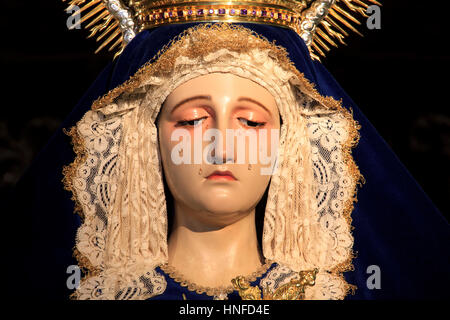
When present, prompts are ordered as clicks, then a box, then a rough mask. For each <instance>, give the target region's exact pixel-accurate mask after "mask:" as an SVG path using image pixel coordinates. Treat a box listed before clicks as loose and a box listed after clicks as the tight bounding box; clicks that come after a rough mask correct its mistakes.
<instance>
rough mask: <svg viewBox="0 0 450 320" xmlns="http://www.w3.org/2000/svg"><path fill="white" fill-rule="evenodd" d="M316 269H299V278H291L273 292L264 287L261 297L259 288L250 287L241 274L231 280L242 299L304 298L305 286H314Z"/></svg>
mask: <svg viewBox="0 0 450 320" xmlns="http://www.w3.org/2000/svg"><path fill="white" fill-rule="evenodd" d="M318 272H319V270H318V269H314V270H310V271H300V272H299V273H298V275H299V278H298V279H297V278H295V279H292V280H291V281H290V282H289V283H286V284H284V285H282V286H280V287H279V288H277V289H275V291H274V292H270V290H269V288H268V287H266V288H264V290H263V295H262V298H261V289H260V288H259V287H257V286H255V287H252V286H250V283H249V282H248V281H247V280H246V279H245V278H244V277H242V276H240V277H236V278H234V279H233V280H231V282H232V283H233V286H234V288H235V289H236V290H238V292H239V296H240V297H241V298H242V300H304V299H305V289H306V287H307V286H314V284H315V281H316V275H317V273H318Z"/></svg>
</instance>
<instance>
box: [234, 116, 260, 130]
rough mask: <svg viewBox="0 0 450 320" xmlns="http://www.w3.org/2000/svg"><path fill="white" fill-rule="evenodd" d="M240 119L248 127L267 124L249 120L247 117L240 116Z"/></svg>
mask: <svg viewBox="0 0 450 320" xmlns="http://www.w3.org/2000/svg"><path fill="white" fill-rule="evenodd" d="M238 120H239V121H240V122H241V123H242V124H244V125H245V126H247V127H251V128H257V127H262V126H264V125H265V124H266V122H256V121H250V120H247V119H245V118H238Z"/></svg>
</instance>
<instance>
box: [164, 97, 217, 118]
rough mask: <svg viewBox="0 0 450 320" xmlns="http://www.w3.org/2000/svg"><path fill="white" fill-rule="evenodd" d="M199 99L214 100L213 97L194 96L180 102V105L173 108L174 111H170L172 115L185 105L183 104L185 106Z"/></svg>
mask: <svg viewBox="0 0 450 320" xmlns="http://www.w3.org/2000/svg"><path fill="white" fill-rule="evenodd" d="M197 99H204V100H212V99H211V96H193V97H189V98H186V99H183V100H181V101H180V102H178V103H177V104H176V105H175V106H174V107H173V108H172V111H170V113H171V114H172V113H173V112H174V111H175V109H176V108H178V107H179V106H181V105H183V104H185V103H187V102H189V101H192V100H197Z"/></svg>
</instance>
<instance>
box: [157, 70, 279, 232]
mask: <svg viewBox="0 0 450 320" xmlns="http://www.w3.org/2000/svg"><path fill="white" fill-rule="evenodd" d="M157 125H158V130H159V132H158V136H159V147H160V153H161V159H162V164H163V168H164V174H165V178H166V181H167V184H168V186H169V189H170V191H171V193H172V195H173V197H174V200H175V205H176V206H179V207H182V208H184V211H188V212H195V214H197V215H199V216H197V218H198V219H202V220H203V221H204V222H207V223H210V224H213V225H217V226H220V225H226V224H229V223H232V222H233V221H236V219H239V218H240V217H241V216H242V214H246V213H248V212H249V210H251V209H253V208H254V207H255V206H256V205H257V203H258V202H259V200H260V199H261V197H262V196H263V194H264V191H265V189H266V187H267V186H268V183H269V181H270V177H271V175H270V173H271V168H272V167H273V164H274V161H275V159H276V154H277V147H278V130H279V128H280V117H279V113H278V108H277V105H276V102H275V99H274V97H273V96H272V95H271V94H270V93H269V92H268V91H267V90H266V89H265V88H264V87H262V86H260V85H258V84H257V83H255V82H253V81H251V80H248V79H245V78H241V77H238V76H235V75H233V74H229V73H212V74H208V75H205V76H201V77H197V78H194V79H192V80H189V81H187V82H185V83H183V84H182V85H180V86H179V87H177V88H176V89H175V90H174V91H173V92H172V93H171V94H170V95H169V96H168V97H167V99H166V101H165V103H164V105H163V106H162V109H161V112H160V115H159V118H158V124H157Z"/></svg>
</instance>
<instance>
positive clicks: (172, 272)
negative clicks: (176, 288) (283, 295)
mask: <svg viewBox="0 0 450 320" xmlns="http://www.w3.org/2000/svg"><path fill="white" fill-rule="evenodd" d="M272 264H273V261H271V260H266V262H265V263H264V264H263V265H261V266H260V267H259V268H258V270H256V271H255V272H253V273H252V274H250V275H248V276H245V277H244V279H245V280H247V281H248V282H253V281H255V280H256V279H258V278H259V277H262V275H263V274H264V273H266V272H267V270H269V268H270V267H271V266H272ZM160 268H161V270H163V271H164V272H165V273H167V275H168V276H169V277H170V278H171V279H172V280H174V281H175V282H177V283H178V284H179V285H180V286H182V287H186V288H187V289H188V290H189V291H192V292H196V293H198V294H203V293H206V294H207V295H208V296H211V297H216V296H223V295H228V294H230V293H232V292H233V291H235V289H234V287H233V285H231V284H230V285H229V286H226V287H225V286H220V287H215V288H212V287H206V286H200V285H198V284H196V283H193V282H191V281H189V280H186V279H185V278H184V276H183V275H182V274H181V273H180V272H178V271H177V270H176V269H175V268H174V267H172V266H169V264H167V263H165V264H163V265H161V266H160Z"/></svg>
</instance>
